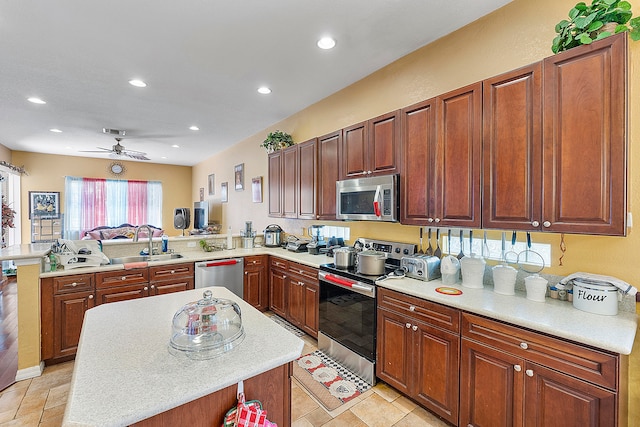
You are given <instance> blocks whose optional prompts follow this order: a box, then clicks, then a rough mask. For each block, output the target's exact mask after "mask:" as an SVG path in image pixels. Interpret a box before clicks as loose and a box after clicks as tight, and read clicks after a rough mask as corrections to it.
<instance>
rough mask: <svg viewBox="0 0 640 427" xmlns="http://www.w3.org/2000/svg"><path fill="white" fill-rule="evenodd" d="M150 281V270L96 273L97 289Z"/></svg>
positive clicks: (138, 269) (139, 269)
mask: <svg viewBox="0 0 640 427" xmlns="http://www.w3.org/2000/svg"><path fill="white" fill-rule="evenodd" d="M148 281H149V274H148V269H147V268H146V267H145V268H137V269H133V270H119V271H106V272H103V273H96V288H98V289H100V288H109V287H112V286H123V285H131V284H136V283H145V282H148Z"/></svg>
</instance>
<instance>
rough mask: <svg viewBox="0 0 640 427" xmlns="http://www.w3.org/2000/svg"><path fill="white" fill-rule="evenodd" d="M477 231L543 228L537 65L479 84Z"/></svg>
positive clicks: (540, 128)
mask: <svg viewBox="0 0 640 427" xmlns="http://www.w3.org/2000/svg"><path fill="white" fill-rule="evenodd" d="M483 103H484V106H483V131H484V145H483V163H484V176H483V187H484V191H483V200H482V226H483V227H484V228H503V229H509V230H540V228H541V227H542V224H541V221H540V219H541V218H542V62H537V63H535V64H532V65H529V66H526V67H523V68H520V69H518V70H514V71H511V72H508V73H505V74H502V75H500V76H496V77H493V78H490V79H487V80H485V81H484V82H483Z"/></svg>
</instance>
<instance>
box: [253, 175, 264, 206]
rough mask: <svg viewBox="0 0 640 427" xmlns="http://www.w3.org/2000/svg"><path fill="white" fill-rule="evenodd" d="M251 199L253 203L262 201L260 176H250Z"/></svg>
mask: <svg viewBox="0 0 640 427" xmlns="http://www.w3.org/2000/svg"><path fill="white" fill-rule="evenodd" d="M251 199H252V200H253V203H262V177H261V176H257V177H255V178H251Z"/></svg>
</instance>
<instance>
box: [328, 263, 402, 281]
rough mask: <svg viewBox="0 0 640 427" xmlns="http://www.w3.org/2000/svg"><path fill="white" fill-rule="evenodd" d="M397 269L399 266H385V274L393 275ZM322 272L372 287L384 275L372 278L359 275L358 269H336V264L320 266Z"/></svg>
mask: <svg viewBox="0 0 640 427" xmlns="http://www.w3.org/2000/svg"><path fill="white" fill-rule="evenodd" d="M397 268H398V266H395V265H391V264H385V266H384V273H383V274H391V273H393V272H394V271H395V270H396V269H397ZM320 270H321V271H326V272H329V273H331V274H334V275H336V276H340V277H346V278H348V279H351V280H358V281H360V282H363V283H368V284H371V285H372V284H374V283H375V281H376V280H377V279H378V278H379V277H380V276H382V275H383V274H376V275H373V276H371V275H367V274H362V273H358V271H357V270H356V267H350V268H347V269H344V268H338V267H336V265H335V264H322V265H320Z"/></svg>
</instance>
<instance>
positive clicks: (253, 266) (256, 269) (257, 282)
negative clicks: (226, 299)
mask: <svg viewBox="0 0 640 427" xmlns="http://www.w3.org/2000/svg"><path fill="white" fill-rule="evenodd" d="M268 262H269V256H268V255H257V256H247V257H245V258H244V288H243V299H244V300H245V301H246V302H248V303H249V304H251V305H252V306H254V307H255V308H256V309H258V310H260V311H266V310H268V309H269V275H268V274H267V266H268Z"/></svg>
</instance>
